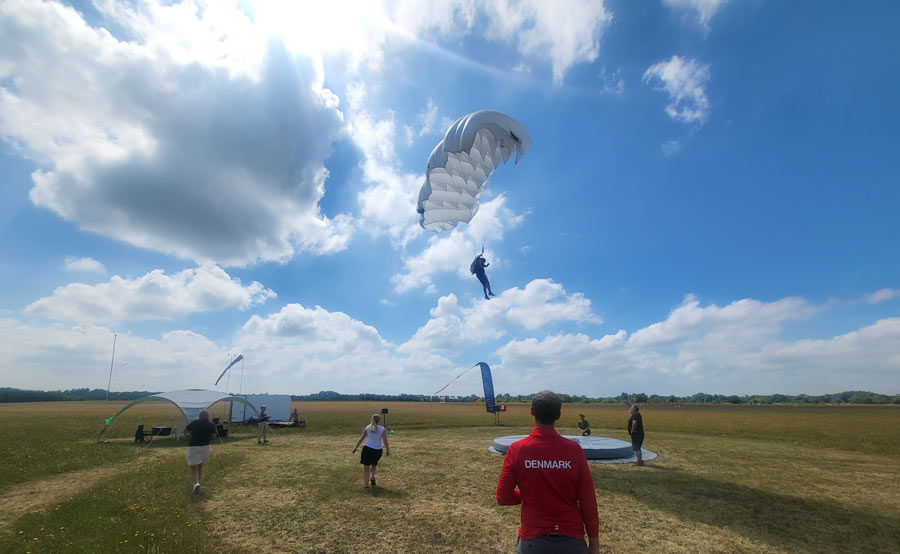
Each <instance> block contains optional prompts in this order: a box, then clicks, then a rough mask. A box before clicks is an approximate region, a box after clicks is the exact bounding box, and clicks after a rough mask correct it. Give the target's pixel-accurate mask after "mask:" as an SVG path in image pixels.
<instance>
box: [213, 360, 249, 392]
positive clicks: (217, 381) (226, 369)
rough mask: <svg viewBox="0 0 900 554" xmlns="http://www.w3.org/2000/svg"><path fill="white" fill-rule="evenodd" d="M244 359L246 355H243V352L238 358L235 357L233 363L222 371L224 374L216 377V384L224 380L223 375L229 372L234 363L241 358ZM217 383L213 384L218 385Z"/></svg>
mask: <svg viewBox="0 0 900 554" xmlns="http://www.w3.org/2000/svg"><path fill="white" fill-rule="evenodd" d="M243 359H244V355H243V354H240V355H238V357H237V358H235V359H234V360H232V361H231V363H230V364H228V367H226V368H225V371H223V372H222V375H219V378H218V379H216V385H218V384H219V381H221V380H222V377H224V376H225V373H227V372H228V370H229V369H231V366H233V365H234V364H236V363H238V362H239V361H241V360H243ZM216 385H213V386H216Z"/></svg>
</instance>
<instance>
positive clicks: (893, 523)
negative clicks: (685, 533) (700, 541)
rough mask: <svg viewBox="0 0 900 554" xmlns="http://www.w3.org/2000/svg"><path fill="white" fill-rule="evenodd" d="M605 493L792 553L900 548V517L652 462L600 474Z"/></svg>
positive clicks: (597, 481) (599, 483) (600, 486)
mask: <svg viewBox="0 0 900 554" xmlns="http://www.w3.org/2000/svg"><path fill="white" fill-rule="evenodd" d="M597 473H598V472H597V471H596V470H595V471H594V475H595V479H594V482H595V485H596V487H597V489H598V492H599V494H603V492H604V491H608V492H610V493H615V494H621V495H627V496H632V497H634V498H635V500H637V501H638V502H640V503H642V504H644V505H647V506H648V507H651V508H654V509H658V510H663V511H666V512H669V513H671V514H672V515H674V516H675V517H677V518H678V519H681V520H690V521H694V522H699V523H703V524H707V525H710V526H714V527H720V528H727V529H729V530H730V531H733V532H735V533H738V534H740V535H743V536H745V537H748V538H750V539H752V540H755V541H761V542H765V543H768V544H770V545H772V546H774V547H777V548H782V549H786V550H788V551H791V552H898V551H900V519H898V518H891V517H885V516H881V515H878V514H874V513H870V512H866V511H863V510H858V509H853V508H847V507H842V506H840V505H838V504H835V503H833V502H826V501H818V500H811V499H805V498H798V497H795V496H789V495H787V494H779V493H775V492H768V491H764V490H759V489H755V488H752V487H748V486H744V485H738V484H735V483H729V482H724V481H716V480H713V479H707V478H704V477H701V476H697V475H695V474H691V473H687V472H684V471H672V468H669V467H665V466H660V467H654V466H652V465H648V466H645V467H644V468H642V469H640V470H636V471H634V472H622V473H620V474H617V475H615V477H613V476H612V475H611V474H606V475H597Z"/></svg>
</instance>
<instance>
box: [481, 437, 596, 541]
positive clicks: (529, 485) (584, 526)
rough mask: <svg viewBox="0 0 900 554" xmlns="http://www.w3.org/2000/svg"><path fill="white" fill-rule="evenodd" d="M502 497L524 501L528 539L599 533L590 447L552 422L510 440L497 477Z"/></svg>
mask: <svg viewBox="0 0 900 554" xmlns="http://www.w3.org/2000/svg"><path fill="white" fill-rule="evenodd" d="M516 486H518V487H519V490H516ZM497 502H498V503H499V504H501V505H504V506H511V505H515V504H519V503H521V504H522V526H521V527H520V528H519V537H520V538H522V540H529V539H533V538H535V537H539V536H541V535H545V534H547V533H559V534H561V535H566V536H568V537H577V538H580V539H584V535H585V533H587V536H588V537H596V536H597V535H598V533H599V527H600V520H599V517H598V516H597V497H596V496H595V494H594V478H593V477H592V476H591V470H590V468H589V467H588V463H587V459H586V458H585V456H584V451H583V450H582V449H581V445H579V444H578V443H577V442H575V441H573V440H570V439H565V438H563V437H561V436H560V435H559V433H557V432H556V430H555V429H553V428H552V427H535V428H534V431H532V432H531V435H529V436H528V437H526V438H525V439H522V440H520V441H516V442H514V443H512V444H511V445H510V447H509V449H508V450H507V451H506V458H505V459H504V460H503V469H502V470H501V471H500V480H499V481H498V482H497Z"/></svg>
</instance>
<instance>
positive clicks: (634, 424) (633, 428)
mask: <svg viewBox="0 0 900 554" xmlns="http://www.w3.org/2000/svg"><path fill="white" fill-rule="evenodd" d="M628 434H629V435H631V449H632V450H634V455H635V456H637V461H636V462H635V465H639V466H642V465H644V457H643V453H642V452H641V445H642V444H644V420H643V419H642V418H641V414H640V409H639V408H638V406H637V404H632V405H631V417H630V418H628Z"/></svg>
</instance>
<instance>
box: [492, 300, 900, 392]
mask: <svg viewBox="0 0 900 554" xmlns="http://www.w3.org/2000/svg"><path fill="white" fill-rule="evenodd" d="M822 310H823V308H822V307H820V306H815V305H812V304H810V303H809V302H807V301H805V300H802V299H799V298H784V299H781V300H777V301H774V302H761V301H758V300H752V299H744V300H739V301H735V302H732V303H731V304H728V305H727V306H721V307H719V306H716V305H709V306H701V305H700V303H699V301H698V300H697V299H696V298H695V297H693V296H690V295H689V296H688V297H687V298H686V299H685V301H684V302H683V303H682V304H681V305H680V306H679V307H677V308H676V309H674V310H673V311H672V312H671V313H670V314H669V316H668V317H667V318H666V319H665V320H663V321H660V322H656V323H653V324H651V325H648V326H647V327H644V328H642V329H639V330H637V331H636V332H634V333H633V334H632V335H630V336H629V335H628V333H627V332H626V331H625V330H619V331H618V332H616V333H614V334H609V335H606V336H604V337H602V338H599V339H595V338H592V337H590V336H587V335H584V334H558V335H554V336H548V337H545V338H543V339H537V338H526V339H515V340H511V341H509V342H508V343H507V344H506V345H504V346H503V347H501V348H500V349H499V350H498V352H497V354H498V355H499V356H500V358H501V360H502V364H503V365H504V367H508V368H510V367H514V368H517V371H518V372H520V373H521V375H522V376H523V378H525V377H527V378H533V379H535V380H537V381H539V380H540V379H544V380H547V379H548V378H549V377H550V376H552V375H555V374H556V373H557V372H559V371H560V370H565V371H566V372H567V373H571V374H573V375H575V376H585V377H589V378H591V379H593V380H595V381H596V383H597V387H598V389H599V390H598V391H597V393H598V394H599V393H602V394H616V393H618V392H620V391H621V390H634V388H635V385H634V383H641V387H643V388H646V389H647V390H646V391H645V392H651V393H653V392H656V393H662V394H673V393H674V394H691V393H694V392H699V391H705V392H718V393H742V394H745V393H753V392H763V393H764V392H789V393H791V392H792V393H801V392H805V393H824V392H835V391H838V390H848V389H859V388H863V389H869V390H881V391H883V390H885V387H886V386H887V387H888V388H889V390H890V388H891V387H893V388H894V389H896V387H897V386H898V385H900V383H898V381H897V380H896V378H892V377H891V375H896V371H897V369H898V368H900V351H898V350H897V347H896V344H898V343H897V339H898V338H900V319H898V318H888V319H883V320H880V321H878V322H876V323H874V324H872V325H868V326H865V327H863V328H862V329H860V330H858V331H853V332H850V333H846V334H843V335H839V336H835V337H832V338H828V339H819V340H798V341H786V340H783V339H782V338H781V336H780V335H781V331H782V329H783V327H784V325H785V323H786V322H789V321H794V320H801V319H808V318H811V317H813V316H815V315H816V314H818V313H820V312H821V311H822ZM861 368H865V370H866V371H865V372H861V371H855V370H856V369H861Z"/></svg>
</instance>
